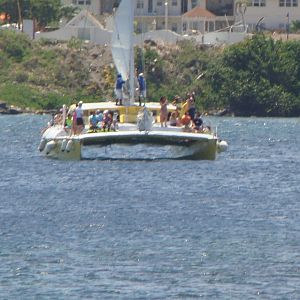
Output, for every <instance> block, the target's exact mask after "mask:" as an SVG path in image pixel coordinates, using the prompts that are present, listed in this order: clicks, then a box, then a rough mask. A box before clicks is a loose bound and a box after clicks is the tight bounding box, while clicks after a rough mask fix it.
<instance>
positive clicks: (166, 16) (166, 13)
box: [165, 1, 169, 30]
mask: <svg viewBox="0 0 300 300" xmlns="http://www.w3.org/2000/svg"><path fill="white" fill-rule="evenodd" d="M168 6H169V3H168V1H166V2H165V29H166V30H168V9H169V7H168Z"/></svg>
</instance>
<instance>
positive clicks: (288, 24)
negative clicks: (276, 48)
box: [286, 12, 290, 41]
mask: <svg viewBox="0 0 300 300" xmlns="http://www.w3.org/2000/svg"><path fill="white" fill-rule="evenodd" d="M286 17H287V24H286V40H287V41H288V40H289V33H290V13H289V12H288V13H287V15H286Z"/></svg>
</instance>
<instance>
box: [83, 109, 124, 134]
mask: <svg viewBox="0 0 300 300" xmlns="http://www.w3.org/2000/svg"><path fill="white" fill-rule="evenodd" d="M118 121H119V114H118V113H117V112H113V111H110V110H107V109H106V110H104V111H103V113H102V112H101V111H100V110H97V111H96V112H91V114H90V116H89V130H88V132H98V131H106V130H107V131H110V130H114V131H116V130H117V129H118Z"/></svg>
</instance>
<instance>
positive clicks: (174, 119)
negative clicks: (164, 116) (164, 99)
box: [169, 110, 180, 126]
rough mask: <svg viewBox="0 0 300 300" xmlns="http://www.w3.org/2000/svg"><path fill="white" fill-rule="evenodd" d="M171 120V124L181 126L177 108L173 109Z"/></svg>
mask: <svg viewBox="0 0 300 300" xmlns="http://www.w3.org/2000/svg"><path fill="white" fill-rule="evenodd" d="M169 122H170V126H179V125H180V121H179V120H178V114H177V112H176V110H175V111H172V113H171V116H170V119H169Z"/></svg>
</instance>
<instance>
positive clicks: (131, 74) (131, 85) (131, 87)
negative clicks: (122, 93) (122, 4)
mask: <svg viewBox="0 0 300 300" xmlns="http://www.w3.org/2000/svg"><path fill="white" fill-rule="evenodd" d="M128 1H130V3H131V5H130V13H129V15H130V18H129V22H128V23H129V26H130V33H131V34H130V39H129V40H130V42H129V44H130V61H129V103H130V105H133V104H134V91H135V88H134V77H135V70H134V46H133V34H134V8H135V3H136V0H128Z"/></svg>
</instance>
